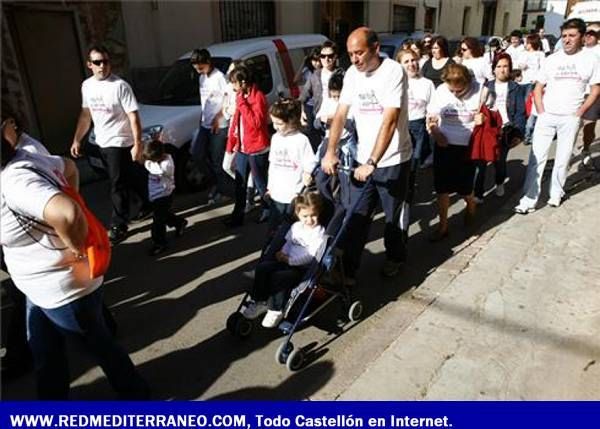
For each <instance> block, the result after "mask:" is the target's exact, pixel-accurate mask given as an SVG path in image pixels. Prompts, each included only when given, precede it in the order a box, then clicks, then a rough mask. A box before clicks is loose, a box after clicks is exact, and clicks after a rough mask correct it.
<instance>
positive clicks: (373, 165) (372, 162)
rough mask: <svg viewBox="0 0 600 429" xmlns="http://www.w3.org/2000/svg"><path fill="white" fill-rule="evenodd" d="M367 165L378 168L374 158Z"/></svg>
mask: <svg viewBox="0 0 600 429" xmlns="http://www.w3.org/2000/svg"><path fill="white" fill-rule="evenodd" d="M367 165H370V166H372V167H373V168H377V163H376V162H375V161H374V160H373V158H369V159H368V160H367Z"/></svg>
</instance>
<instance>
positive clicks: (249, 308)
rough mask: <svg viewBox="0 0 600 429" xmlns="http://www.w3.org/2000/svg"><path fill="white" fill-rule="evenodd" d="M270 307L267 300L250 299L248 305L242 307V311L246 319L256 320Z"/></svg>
mask: <svg viewBox="0 0 600 429" xmlns="http://www.w3.org/2000/svg"><path fill="white" fill-rule="evenodd" d="M268 309H269V307H267V303H266V302H265V301H257V302H254V301H250V302H249V303H248V305H246V306H245V307H244V308H243V309H242V311H241V313H242V316H244V317H245V318H246V319H250V320H254V319H256V318H258V316H260V315H261V314H264V313H265V312H266V311H267V310H268Z"/></svg>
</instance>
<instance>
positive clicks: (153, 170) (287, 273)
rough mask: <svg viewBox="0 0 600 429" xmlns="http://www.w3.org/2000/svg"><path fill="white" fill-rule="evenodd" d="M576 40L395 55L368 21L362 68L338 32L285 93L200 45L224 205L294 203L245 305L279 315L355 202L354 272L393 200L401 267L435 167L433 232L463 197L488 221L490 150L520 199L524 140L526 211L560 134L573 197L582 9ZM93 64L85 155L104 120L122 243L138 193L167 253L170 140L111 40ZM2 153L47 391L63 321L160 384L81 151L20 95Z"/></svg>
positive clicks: (7, 210) (555, 199)
mask: <svg viewBox="0 0 600 429" xmlns="http://www.w3.org/2000/svg"><path fill="white" fill-rule="evenodd" d="M561 42H562V46H561V47H560V48H559V49H558V51H557V52H555V53H553V54H552V53H551V52H550V46H549V44H548V41H547V40H546V39H545V38H544V37H543V30H540V31H539V32H535V33H532V34H529V35H527V36H526V37H525V38H523V35H522V34H521V33H520V32H519V31H514V32H512V33H511V34H510V36H508V37H507V38H506V39H505V40H503V41H500V40H498V39H491V40H490V42H489V46H487V47H485V46H482V45H481V44H480V43H479V41H478V40H477V39H475V38H472V37H465V38H463V39H462V40H461V43H460V44H459V49H458V50H457V52H450V51H449V44H448V40H447V39H446V38H444V37H443V36H433V35H426V36H425V37H423V39H422V40H409V41H407V42H406V43H405V44H404V46H403V47H402V49H401V50H399V52H398V53H397V56H396V58H384V57H382V56H381V55H380V53H379V41H378V36H377V33H375V32H374V31H372V30H370V29H369V28H366V27H361V28H358V29H356V30H354V31H353V32H352V33H351V34H350V36H349V37H348V40H347V45H346V51H347V53H348V55H349V58H350V61H351V64H352V65H351V66H350V68H349V69H348V70H343V69H341V68H339V67H338V66H337V63H338V56H339V51H338V46H336V45H335V43H333V42H330V41H327V42H325V43H324V44H323V45H322V46H320V47H318V48H316V49H315V50H314V51H312V52H311V53H310V55H308V56H307V58H306V61H305V62H304V64H303V67H302V69H301V70H299V71H298V73H297V74H296V76H295V79H296V81H297V82H303V83H304V84H303V90H302V92H301V94H300V97H299V98H298V99H292V98H281V99H280V100H279V101H277V102H275V103H274V104H273V105H271V106H269V105H268V103H267V99H266V96H265V94H264V93H262V92H261V90H260V89H259V87H258V85H257V82H258V79H257V78H258V76H256V74H255V72H254V71H253V70H252V67H251V66H250V65H248V64H245V63H244V62H243V61H234V62H233V63H232V64H231V66H230V68H229V70H227V72H226V73H223V72H222V71H220V70H219V69H218V68H216V67H215V66H214V64H213V62H212V58H211V56H210V53H209V51H208V50H206V49H199V50H195V51H194V52H193V53H192V55H191V57H190V63H191V65H192V67H193V69H194V70H195V71H196V72H197V73H198V75H199V88H200V94H199V97H200V101H201V108H202V116H201V118H200V122H199V129H198V133H197V137H196V138H195V140H194V141H193V142H192V145H191V153H192V156H193V157H194V158H195V159H197V160H198V161H201V162H202V163H203V164H204V165H205V166H206V168H207V171H208V172H209V176H210V180H211V185H210V188H209V191H208V195H209V204H217V203H220V202H223V201H224V200H225V199H226V198H227V194H228V187H229V185H232V186H233V188H234V192H233V195H230V196H232V197H233V199H234V206H233V211H232V213H231V215H230V216H229V217H228V218H227V219H226V220H225V225H226V226H227V227H230V228H236V227H239V226H240V225H242V224H243V223H244V220H245V215H246V214H247V213H248V211H249V210H250V209H252V207H253V205H254V202H255V199H256V196H258V198H259V201H260V203H259V204H260V206H261V211H260V216H259V221H266V220H268V221H269V224H268V234H267V235H268V237H269V239H270V238H271V237H273V236H275V234H276V231H277V230H278V228H280V226H281V225H282V224H283V223H284V222H285V220H286V219H289V218H291V217H293V216H294V215H295V222H291V223H290V227H289V230H288V231H287V233H286V234H285V238H284V240H283V241H282V244H281V247H280V248H278V249H276V251H275V252H271V253H270V254H269V255H267V256H264V257H262V258H261V260H260V262H259V263H258V265H257V268H256V270H255V272H254V276H253V277H254V286H253V288H252V292H251V293H250V297H251V300H250V303H249V305H246V306H244V307H243V308H242V309H241V311H242V314H243V315H244V316H245V317H247V318H251V319H254V318H257V317H259V316H261V315H263V314H265V313H266V315H265V317H264V319H263V325H264V326H266V327H274V326H277V324H278V323H279V321H280V320H281V318H282V317H283V315H282V312H281V309H282V306H283V302H284V300H285V296H286V291H288V290H289V289H290V288H291V287H293V286H294V283H296V282H297V281H298V280H299V279H301V278H302V275H303V273H304V272H305V270H306V267H307V266H308V265H309V264H310V263H311V262H312V261H313V260H314V259H315V258H316V257H317V255H318V253H319V250H320V249H321V248H322V246H323V245H324V243H325V242H326V238H325V237H326V235H327V233H328V228H329V230H330V229H331V226H330V225H328V221H329V220H330V219H333V218H336V216H335V215H334V216H332V215H331V214H332V213H340V212H341V213H345V212H348V211H349V210H350V209H352V213H351V216H350V218H349V223H348V225H347V228H346V230H345V231H344V234H343V239H342V240H341V242H340V244H339V246H340V248H341V250H342V251H343V264H344V270H345V274H346V283H347V284H346V286H349V287H351V286H352V285H353V284H354V283H355V277H356V273H357V270H358V269H359V267H360V261H361V255H362V253H363V249H364V247H365V244H366V242H367V238H368V235H369V229H370V225H371V223H372V221H373V214H374V212H375V210H376V209H377V208H378V207H381V209H382V210H383V213H384V216H385V229H384V237H383V238H384V246H385V261H384V262H383V264H382V270H381V272H382V274H383V275H384V276H387V277H393V276H396V275H397V274H398V273H399V272H400V271H401V268H402V265H403V264H404V263H406V262H407V260H408V256H409V253H410V252H409V251H408V238H409V233H408V230H409V224H410V207H411V203H413V201H414V199H415V189H416V187H417V186H418V183H417V177H418V176H419V174H418V172H419V169H426V168H429V167H432V170H433V179H434V180H433V182H434V190H435V193H436V195H437V206H438V214H439V222H437V226H436V227H435V229H434V230H433V231H432V234H431V236H430V240H431V241H432V242H437V241H441V240H444V239H445V238H446V237H447V236H448V235H449V223H448V210H449V206H450V196H451V194H458V195H459V196H460V197H462V198H463V199H464V201H465V203H466V208H465V213H464V214H465V224H466V225H468V224H470V223H471V222H472V221H473V219H474V218H475V215H476V211H477V205H478V204H481V203H483V200H484V197H485V196H486V189H485V183H486V180H485V179H486V171H487V167H488V166H489V164H493V165H494V169H495V187H494V192H495V194H496V195H497V196H498V197H502V196H504V194H505V189H504V184H505V182H506V180H507V157H508V153H509V151H510V150H511V148H513V147H515V146H517V145H519V144H521V143H525V144H531V146H532V147H531V154H530V157H529V162H528V167H527V176H526V181H525V185H524V188H523V198H522V199H521V201H520V202H519V205H518V206H517V207H516V208H515V211H516V213H520V214H527V213H530V212H532V211H533V210H535V209H536V206H537V203H538V199H539V196H540V193H541V192H540V191H541V178H542V173H543V171H544V167H545V163H546V160H547V158H548V152H549V148H550V144H551V143H552V141H553V139H554V138H555V136H557V152H556V158H555V162H554V167H553V171H552V180H551V185H550V200H549V201H548V204H549V205H550V206H553V207H558V206H560V204H561V202H562V200H563V199H564V197H565V181H566V178H567V172H568V167H569V162H570V159H571V156H572V152H573V147H574V144H575V140H576V137H577V134H578V132H579V129H580V127H581V125H582V121H583V123H584V149H583V150H584V151H585V153H584V163H585V162H587V163H589V162H590V146H591V144H592V142H593V140H594V137H595V136H594V133H593V129H594V125H595V121H596V120H597V119H598V115H599V114H600V101H598V94H599V92H600V64H599V61H600V60H599V58H598V55H599V53H598V52H599V49H600V48H598V45H597V42H598V35H597V33H596V32H595V31H594V30H591V29H587V28H586V25H585V23H584V22H583V21H581V20H579V19H570V20H568V21H566V22H565V23H564V24H563V26H562V27H561ZM87 67H88V68H89V69H90V71H91V72H92V76H91V77H89V78H88V79H87V80H85V81H84V82H83V84H82V87H81V93H82V109H81V114H80V116H79V120H78V123H77V127H76V130H75V135H74V138H73V143H72V146H71V155H72V156H73V157H75V158H77V157H80V156H82V154H83V153H84V146H83V144H82V139H83V137H84V136H85V134H86V133H87V131H88V130H89V128H90V126H91V123H92V122H93V124H94V131H95V138H96V143H97V144H98V146H99V147H100V153H101V155H102V158H103V160H104V161H105V163H106V166H107V173H108V177H109V181H110V194H111V203H112V215H111V221H110V222H111V223H110V225H109V228H108V230H109V237H110V240H111V241H112V243H113V245H116V244H118V243H119V242H120V241H122V240H124V239H126V238H127V236H128V223H129V222H130V221H131V220H132V218H133V217H132V216H131V213H130V208H131V202H130V200H131V197H132V193H135V194H137V196H138V200H139V201H140V204H139V205H140V213H139V214H138V217H143V216H145V215H146V213H147V212H148V211H152V212H153V225H152V230H151V237H152V246H151V247H150V249H149V253H150V254H151V255H152V256H155V255H158V254H160V253H163V252H164V251H166V249H167V246H168V243H167V235H166V228H167V227H172V228H174V230H175V235H176V236H180V235H182V234H184V232H185V228H186V225H187V220H186V219H184V218H182V217H180V216H178V215H176V214H175V213H174V212H173V210H172V207H171V206H172V200H173V197H172V194H173V191H174V189H175V172H174V169H175V165H174V162H173V159H172V157H171V156H170V155H169V154H167V153H165V150H164V147H163V146H164V145H163V144H162V143H161V142H160V140H159V139H155V140H153V141H150V142H146V143H143V142H142V140H141V139H142V136H141V124H140V118H139V115H138V112H137V111H138V106H137V102H136V99H135V96H134V93H133V91H132V89H131V87H130V86H129V84H127V82H125V81H124V80H122V79H121V78H119V77H118V76H116V75H115V74H114V73H112V68H111V63H110V54H109V52H108V51H107V50H106V49H105V48H104V47H103V46H100V45H96V46H93V47H91V48H90V50H89V52H88V56H87ZM478 130H479V131H481V130H483V131H481V132H480V133H479V134H485V135H487V136H490V135H491V136H492V137H491V139H490V138H487V139H486V140H485V144H486V145H490V147H491V153H493V156H492V158H491V159H488V158H485V157H484V158H481V157H476V156H474V155H473V153H474V152H473V146H474V145H475V143H474V139H475V137H474V136H475V135H476V134H477V133H478ZM482 141H483V140H482ZM2 152H3V156H2V176H1V178H2V220H1V226H2V248H3V253H4V259H5V262H6V266H7V269H8V272H9V273H10V275H11V278H12V281H13V282H14V284H15V285H16V287H17V288H18V289H19V290H20V291H21V292H22V293H23V294H24V295H25V298H26V299H25V300H22V301H23V302H25V301H26V312H27V329H28V339H29V345H30V347H31V351H32V354H33V362H34V366H35V371H36V375H37V382H38V394H39V397H40V398H44V399H64V398H67V397H68V391H69V377H68V365H67V359H66V356H65V346H64V337H65V335H74V336H77V337H79V338H80V339H82V340H83V342H84V344H85V345H86V346H87V348H88V350H89V351H90V352H91V353H92V355H93V356H95V358H96V359H97V362H98V363H99V364H100V366H101V367H102V369H103V370H104V372H105V373H106V375H107V377H108V379H109V381H110V382H111V384H112V385H113V387H114V388H115V390H116V391H117V392H119V394H120V395H121V396H122V397H123V398H130V399H131V398H133V399H141V398H146V397H148V394H149V390H148V387H147V386H146V384H145V382H144V381H143V380H142V379H141V377H140V376H139V375H138V374H137V372H136V370H135V368H134V366H133V364H132V363H131V360H130V359H129V357H128V356H127V354H126V353H125V351H123V349H122V348H121V347H120V346H119V345H118V344H117V343H116V342H115V340H114V337H113V335H112V333H111V329H110V323H111V321H110V320H109V315H107V312H106V311H105V309H104V305H103V300H102V283H103V278H102V276H100V277H96V278H90V263H89V261H88V259H87V258H86V256H85V252H84V242H85V237H86V234H87V230H88V226H87V223H86V220H85V217H84V216H83V215H82V213H81V209H80V207H78V205H77V204H76V203H75V202H74V201H73V200H71V199H69V198H68V197H67V196H66V195H65V194H64V192H62V190H61V185H60V184H70V185H71V186H73V187H75V188H76V187H77V186H78V174H77V170H76V168H75V166H74V163H73V162H72V160H69V159H66V158H61V157H58V156H52V155H50V154H48V153H47V151H45V149H44V147H43V145H41V144H40V143H39V142H37V141H35V140H34V139H32V138H31V137H29V136H28V135H27V134H25V133H24V132H23V130H22V129H21V127H20V126H19V125H18V118H17V117H16V115H14V114H13V113H12V112H10V109H8V108H6V109H5V108H4V106H3V110H2ZM586 160H587V161H586ZM40 172H41V173H40ZM48 175H49V176H51V177H52V181H53V182H52V183H50V182H48V180H47V179H46V178H45V177H46V176H48ZM54 182H56V183H57V184H59V185H58V186H57V185H55V183H54ZM312 185H315V187H316V189H317V190H316V191H315V190H313V189H312V188H311V186H312ZM307 189H310V190H308V191H307ZM229 194H231V192H229ZM326 213H329V215H328V216H326V215H325V214H326ZM331 222H333V221H331ZM32 255H35V257H34V258H31V256H32Z"/></svg>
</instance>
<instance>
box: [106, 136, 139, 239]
mask: <svg viewBox="0 0 600 429" xmlns="http://www.w3.org/2000/svg"><path fill="white" fill-rule="evenodd" d="M100 154H101V155H102V158H103V160H104V162H105V163H106V166H107V169H108V178H109V180H110V199H111V202H112V216H111V226H112V227H120V228H124V227H126V226H127V223H128V222H129V219H130V213H129V210H130V198H131V191H134V192H135V193H136V194H137V195H138V197H139V199H140V200H141V204H142V206H145V207H147V206H149V203H148V173H147V172H146V170H145V169H144V167H142V166H141V165H140V164H138V163H137V162H134V161H133V160H132V159H131V147H106V148H100Z"/></svg>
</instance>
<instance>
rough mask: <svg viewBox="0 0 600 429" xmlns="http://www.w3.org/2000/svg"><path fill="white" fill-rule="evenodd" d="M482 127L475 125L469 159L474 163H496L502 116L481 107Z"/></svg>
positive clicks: (485, 107) (498, 156)
mask: <svg viewBox="0 0 600 429" xmlns="http://www.w3.org/2000/svg"><path fill="white" fill-rule="evenodd" d="M481 113H482V114H483V116H484V121H483V125H477V126H476V127H475V128H474V129H473V134H471V159H472V160H474V161H497V160H498V159H499V158H500V135H501V134H502V116H501V115H500V113H499V112H497V111H493V110H490V109H488V107H487V106H486V105H485V104H484V105H483V106H481Z"/></svg>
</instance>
